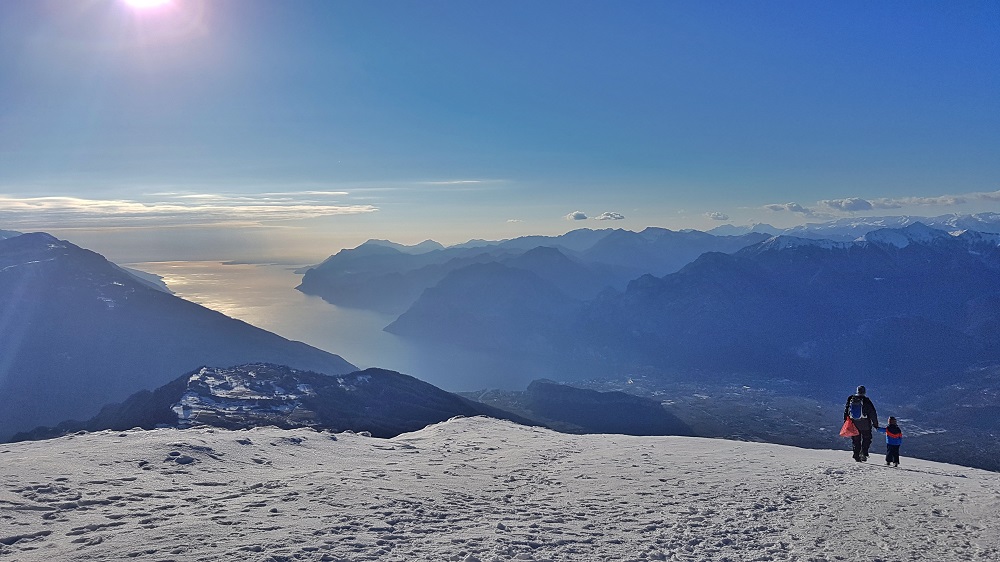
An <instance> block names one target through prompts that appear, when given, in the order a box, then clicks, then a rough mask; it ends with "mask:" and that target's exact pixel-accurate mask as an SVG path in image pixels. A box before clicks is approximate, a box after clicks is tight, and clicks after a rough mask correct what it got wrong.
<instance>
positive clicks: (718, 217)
mask: <svg viewBox="0 0 1000 562" xmlns="http://www.w3.org/2000/svg"><path fill="white" fill-rule="evenodd" d="M705 216H706V217H708V218H710V219H712V220H714V221H727V220H729V215H727V214H726V213H705Z"/></svg>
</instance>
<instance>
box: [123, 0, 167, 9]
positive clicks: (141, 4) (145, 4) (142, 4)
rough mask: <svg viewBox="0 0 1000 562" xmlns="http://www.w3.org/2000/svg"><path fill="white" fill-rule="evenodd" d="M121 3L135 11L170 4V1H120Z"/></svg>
mask: <svg viewBox="0 0 1000 562" xmlns="http://www.w3.org/2000/svg"><path fill="white" fill-rule="evenodd" d="M122 1H123V2H125V3H126V4H128V5H129V6H131V7H133V8H135V9H137V10H142V9H145V8H155V7H157V6H164V5H166V4H169V3H170V2H171V0H122Z"/></svg>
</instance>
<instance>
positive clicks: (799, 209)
mask: <svg viewBox="0 0 1000 562" xmlns="http://www.w3.org/2000/svg"><path fill="white" fill-rule="evenodd" d="M764 208H765V209H767V210H768V211H774V212H776V213H783V212H784V213H799V214H802V215H812V214H813V211H812V209H808V208H806V207H803V206H802V205H799V204H798V203H772V204H770V205H764Z"/></svg>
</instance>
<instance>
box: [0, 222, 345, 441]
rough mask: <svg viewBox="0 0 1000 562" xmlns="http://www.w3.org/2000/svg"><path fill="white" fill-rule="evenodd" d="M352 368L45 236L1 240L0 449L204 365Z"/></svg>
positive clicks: (337, 370)
mask: <svg viewBox="0 0 1000 562" xmlns="http://www.w3.org/2000/svg"><path fill="white" fill-rule="evenodd" d="M253 361H267V362H273V363H280V364H286V365H291V366H292V367H295V368H300V369H307V370H312V371H317V372H323V373H327V374H331V375H334V374H344V373H349V372H352V371H355V370H357V368H356V367H354V366H353V365H351V364H350V363H348V362H347V361H345V360H343V359H342V358H341V357H339V356H337V355H333V354H331V353H327V352H325V351H321V350H319V349H316V348H313V347H310V346H308V345H305V344H303V343H300V342H293V341H289V340H286V339H284V338H282V337H279V336H277V335H275V334H272V333H270V332H266V331H264V330H261V329H259V328H255V327H253V326H251V325H249V324H246V323H244V322H241V321H239V320H234V319H232V318H229V317H227V316H225V315H223V314H220V313H218V312H215V311H212V310H209V309H207V308H204V307H202V306H199V305H196V304H194V303H191V302H188V301H185V300H182V299H180V298H177V297H175V296H172V295H170V294H168V293H166V292H164V291H162V290H157V289H156V288H154V287H153V286H152V285H151V284H150V282H149V281H148V280H147V281H140V280H139V279H138V278H137V277H135V276H134V275H132V274H130V273H128V272H126V271H125V270H123V269H122V268H119V267H118V266H116V265H114V264H112V263H111V262H109V261H107V260H106V259H105V258H103V257H102V256H100V255H99V254H96V253H94V252H91V251H88V250H84V249H82V248H79V247H77V246H75V245H73V244H70V243H69V242H65V241H61V240H57V239H56V238H54V237H52V236H50V235H48V234H44V233H34V234H24V235H20V236H14V237H11V238H6V239H3V240H0V398H2V402H3V408H0V440H3V439H6V438H8V437H9V436H10V435H12V434H13V433H15V432H17V431H25V430H29V429H32V428H34V427H36V426H38V425H52V424H55V423H58V422H60V421H63V420H66V419H85V418H88V417H90V416H93V415H94V414H95V413H97V411H98V410H99V409H100V407H101V406H103V405H105V404H107V403H109V402H115V401H120V400H123V399H125V398H126V397H128V396H129V395H131V394H132V393H134V392H136V391H139V390H142V389H151V388H155V387H158V386H160V385H162V384H164V383H165V382H167V381H170V380H173V379H174V378H175V377H177V374H178V373H183V372H186V371H190V370H191V369H194V368H196V367H198V366H199V365H223V366H228V365H236V364H244V363H248V362H253Z"/></svg>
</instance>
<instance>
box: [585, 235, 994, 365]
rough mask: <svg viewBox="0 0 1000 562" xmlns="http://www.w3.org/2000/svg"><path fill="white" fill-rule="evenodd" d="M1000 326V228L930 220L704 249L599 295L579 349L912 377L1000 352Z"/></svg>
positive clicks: (620, 357) (654, 361) (637, 357)
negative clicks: (686, 261) (859, 233)
mask: <svg viewBox="0 0 1000 562" xmlns="http://www.w3.org/2000/svg"><path fill="white" fill-rule="evenodd" d="M998 328H1000V235H996V234H983V233H977V232H971V231H967V232H964V233H963V234H961V235H951V234H948V233H946V232H944V231H941V230H935V229H931V228H929V227H926V226H924V225H922V224H920V223H916V224H913V225H910V226H908V227H906V228H902V229H883V230H878V231H875V232H872V233H869V234H867V235H866V236H865V237H864V239H862V240H860V241H857V242H851V243H836V242H830V241H823V240H809V239H803V238H792V237H785V236H780V237H774V238H771V239H769V240H767V241H765V242H761V243H759V244H756V245H753V246H749V247H747V248H744V249H743V250H740V251H739V252H736V253H734V254H721V253H709V254H704V255H702V256H701V257H700V258H698V259H697V260H695V261H694V262H692V263H691V264H690V265H688V266H686V267H685V268H684V269H682V270H681V271H679V272H677V273H675V274H672V275H668V276H665V277H662V278H658V277H654V276H651V275H647V276H643V277H641V278H639V279H636V280H635V281H633V282H632V283H630V284H629V287H628V288H627V289H626V290H625V291H624V292H622V293H607V294H605V295H602V296H601V297H600V298H598V299H595V300H594V301H591V302H589V303H588V304H587V306H586V307H584V309H583V312H582V314H581V316H580V318H579V320H578V322H577V324H576V325H575V326H574V329H573V331H572V332H571V334H570V335H571V336H572V341H571V345H572V348H573V354H574V355H578V356H580V355H584V356H589V357H595V356H596V357H601V358H604V359H606V360H609V361H611V362H621V363H624V364H631V365H641V364H651V365H658V366H660V367H664V368H666V367H670V368H699V369H706V368H712V369H716V370H723V371H725V370H742V371H751V372H769V373H772V374H782V375H787V376H794V377H796V378H802V377H806V378H811V379H814V380H817V381H820V380H823V379H824V378H827V377H829V376H830V375H831V374H835V373H845V372H846V373H853V374H854V375H856V376H859V377H862V378H868V379H869V380H886V381H887V380H889V379H891V378H893V377H904V378H902V379H901V380H906V381H907V383H908V384H909V383H911V382H916V380H917V379H918V378H919V377H920V376H921V375H923V376H927V375H928V374H930V373H932V372H935V371H936V370H940V369H942V368H951V367H964V366H966V365H968V364H970V363H972V362H976V361H986V360H996V359H1000V338H998V336H997V334H998V333H1000V332H998V331H997V329H998ZM925 382H931V383H933V382H936V381H925Z"/></svg>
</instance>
